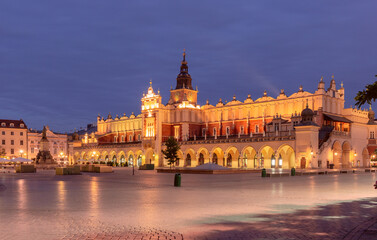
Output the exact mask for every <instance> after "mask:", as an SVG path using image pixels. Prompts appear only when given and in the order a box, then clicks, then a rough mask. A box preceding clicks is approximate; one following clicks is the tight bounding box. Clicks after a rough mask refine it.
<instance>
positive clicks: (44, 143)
mask: <svg viewBox="0 0 377 240" xmlns="http://www.w3.org/2000/svg"><path fill="white" fill-rule="evenodd" d="M46 133H47V128H46V126H44V127H43V131H42V138H41V141H40V144H39V145H40V148H39V152H38V155H37V157H36V163H37V164H55V161H54V158H53V157H52V155H51V153H50V147H49V141H48V139H47V134H46Z"/></svg>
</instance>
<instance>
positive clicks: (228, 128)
mask: <svg viewBox="0 0 377 240" xmlns="http://www.w3.org/2000/svg"><path fill="white" fill-rule="evenodd" d="M226 135H230V127H226Z"/></svg>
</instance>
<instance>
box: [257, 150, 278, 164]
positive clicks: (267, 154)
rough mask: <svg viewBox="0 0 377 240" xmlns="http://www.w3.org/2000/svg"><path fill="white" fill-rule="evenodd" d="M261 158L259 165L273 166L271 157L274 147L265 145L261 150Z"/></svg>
mask: <svg viewBox="0 0 377 240" xmlns="http://www.w3.org/2000/svg"><path fill="white" fill-rule="evenodd" d="M258 152H260V154H261V155H260V158H259V165H260V166H261V167H263V168H271V158H272V155H273V154H274V150H273V149H272V147H270V146H268V145H265V146H263V147H262V148H260V150H259V151H258Z"/></svg>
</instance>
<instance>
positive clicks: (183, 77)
mask: <svg viewBox="0 0 377 240" xmlns="http://www.w3.org/2000/svg"><path fill="white" fill-rule="evenodd" d="M197 96H198V91H197V90H196V89H194V88H193V87H192V79H191V76H190V74H189V72H188V65H187V61H186V51H185V50H183V59H182V62H181V68H180V72H179V74H178V76H177V84H176V87H175V89H171V90H170V99H169V102H168V104H172V105H179V104H181V103H182V102H183V101H185V102H186V101H187V102H189V103H190V104H192V105H194V106H196V104H197Z"/></svg>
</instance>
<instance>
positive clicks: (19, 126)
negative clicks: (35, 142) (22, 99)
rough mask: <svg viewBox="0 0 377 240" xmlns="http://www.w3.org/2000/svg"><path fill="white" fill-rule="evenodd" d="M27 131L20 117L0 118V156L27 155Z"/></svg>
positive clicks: (9, 157)
mask: <svg viewBox="0 0 377 240" xmlns="http://www.w3.org/2000/svg"><path fill="white" fill-rule="evenodd" d="M27 131H28V130H27V126H26V124H25V123H24V121H23V120H22V119H21V120H7V119H0V134H1V135H0V155H1V156H0V157H3V158H7V159H13V158H17V157H27Z"/></svg>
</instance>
